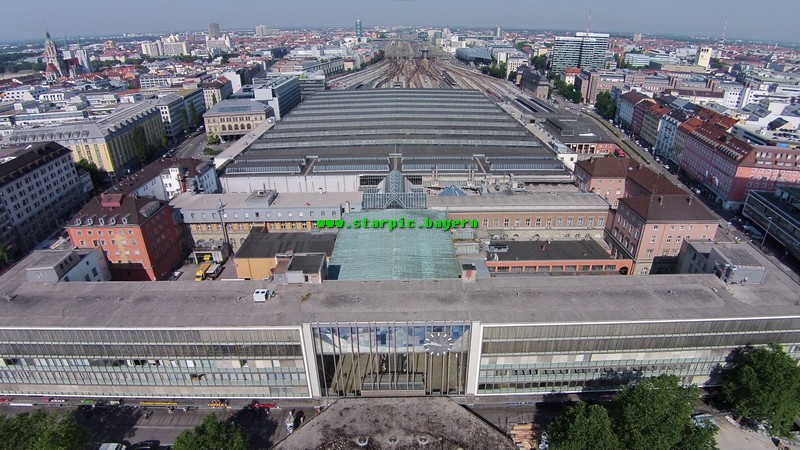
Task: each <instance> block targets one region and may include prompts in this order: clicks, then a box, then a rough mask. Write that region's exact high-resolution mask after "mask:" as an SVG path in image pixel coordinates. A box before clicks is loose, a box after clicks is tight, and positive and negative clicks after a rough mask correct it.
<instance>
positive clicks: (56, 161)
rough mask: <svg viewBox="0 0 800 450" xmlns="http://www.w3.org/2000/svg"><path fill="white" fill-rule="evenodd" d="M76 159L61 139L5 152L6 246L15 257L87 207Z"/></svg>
mask: <svg viewBox="0 0 800 450" xmlns="http://www.w3.org/2000/svg"><path fill="white" fill-rule="evenodd" d="M39 130H41V128H39ZM73 162H74V161H73V159H72V152H71V151H70V149H69V148H67V147H64V146H63V145H61V144H58V143H56V142H40V143H35V144H28V145H25V144H22V145H16V146H12V147H7V148H4V149H2V151H0V188H2V191H0V192H2V193H3V195H0V215H1V216H2V218H0V224H1V225H2V227H0V245H2V246H3V247H4V248H5V249H6V251H7V252H8V254H9V255H11V256H13V255H15V254H16V255H21V254H24V253H25V252H27V251H28V250H30V248H31V247H33V245H35V244H36V243H37V242H39V240H41V239H45V238H46V237H47V235H49V234H51V233H52V232H53V231H55V230H56V229H58V223H57V221H58V220H59V219H62V218H64V217H65V216H66V215H68V214H69V213H70V211H72V210H73V209H74V208H76V207H79V206H80V205H81V203H82V200H83V192H82V190H81V184H80V180H79V178H78V173H77V172H76V171H75V165H74V164H73Z"/></svg>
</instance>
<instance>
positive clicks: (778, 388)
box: [722, 344, 800, 436]
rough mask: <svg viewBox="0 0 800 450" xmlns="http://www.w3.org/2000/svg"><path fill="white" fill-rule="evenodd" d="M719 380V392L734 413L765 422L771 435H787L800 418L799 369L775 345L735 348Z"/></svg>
mask: <svg viewBox="0 0 800 450" xmlns="http://www.w3.org/2000/svg"><path fill="white" fill-rule="evenodd" d="M722 379H723V384H722V391H723V392H724V393H725V396H726V397H727V398H728V401H729V402H730V403H731V406H733V409H734V410H735V411H736V412H738V413H739V414H741V415H742V416H744V417H748V418H750V419H755V420H759V421H767V422H768V423H769V427H770V432H771V433H773V434H775V435H781V436H789V435H790V432H791V429H792V424H793V423H794V420H795V419H796V418H797V417H798V416H800V367H798V366H797V361H795V360H794V359H793V358H792V357H791V356H789V355H788V354H787V353H786V352H784V351H783V349H782V348H781V347H780V346H779V345H777V344H772V345H770V346H769V347H745V348H742V349H738V350H737V351H735V352H734V353H733V355H732V357H731V359H730V362H729V363H728V364H727V365H726V367H725V368H724V369H723V371H722Z"/></svg>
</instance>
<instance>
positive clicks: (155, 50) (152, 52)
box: [142, 41, 164, 58]
mask: <svg viewBox="0 0 800 450" xmlns="http://www.w3.org/2000/svg"><path fill="white" fill-rule="evenodd" d="M142 54H143V55H147V56H152V57H154V58H157V57H159V56H163V55H164V47H163V44H162V43H161V41H155V42H145V43H143V44H142Z"/></svg>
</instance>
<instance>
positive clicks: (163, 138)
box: [161, 134, 169, 149]
mask: <svg viewBox="0 0 800 450" xmlns="http://www.w3.org/2000/svg"><path fill="white" fill-rule="evenodd" d="M168 146H169V143H168V142H167V135H166V134H162V135H161V148H162V149H165V148H167V147H168Z"/></svg>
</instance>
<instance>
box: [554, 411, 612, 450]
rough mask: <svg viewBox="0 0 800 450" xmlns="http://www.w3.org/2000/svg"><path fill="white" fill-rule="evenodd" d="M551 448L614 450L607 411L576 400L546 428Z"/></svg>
mask: <svg viewBox="0 0 800 450" xmlns="http://www.w3.org/2000/svg"><path fill="white" fill-rule="evenodd" d="M548 433H549V434H550V440H551V448H552V450H617V449H618V448H619V441H618V440H617V437H616V436H615V435H614V432H613V431H612V428H611V418H610V417H609V416H608V411H607V410H606V409H605V408H604V407H602V406H600V405H591V406H589V405H587V404H586V403H583V402H580V403H578V404H577V405H575V406H573V407H571V408H569V409H568V410H567V411H566V412H565V413H564V414H562V415H561V416H559V417H558V419H556V421H555V422H553V424H551V425H550V427H548Z"/></svg>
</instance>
